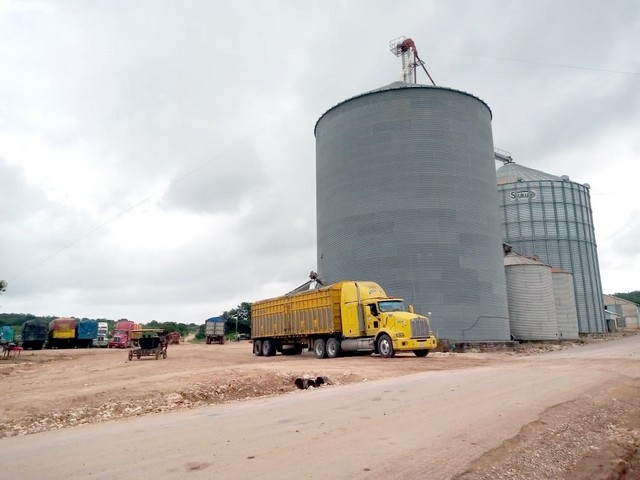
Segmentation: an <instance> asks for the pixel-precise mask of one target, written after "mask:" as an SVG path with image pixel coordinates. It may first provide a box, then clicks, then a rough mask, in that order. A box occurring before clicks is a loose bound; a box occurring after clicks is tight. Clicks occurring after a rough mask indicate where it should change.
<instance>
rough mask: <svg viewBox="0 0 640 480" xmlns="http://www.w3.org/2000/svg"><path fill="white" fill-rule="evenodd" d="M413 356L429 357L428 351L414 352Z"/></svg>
mask: <svg viewBox="0 0 640 480" xmlns="http://www.w3.org/2000/svg"><path fill="white" fill-rule="evenodd" d="M413 354H414V355H415V356H416V357H426V356H427V355H429V350H414V351H413Z"/></svg>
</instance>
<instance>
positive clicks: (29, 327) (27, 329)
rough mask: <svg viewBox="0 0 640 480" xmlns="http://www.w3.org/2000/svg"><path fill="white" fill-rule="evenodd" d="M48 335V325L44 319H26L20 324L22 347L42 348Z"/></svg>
mask: <svg viewBox="0 0 640 480" xmlns="http://www.w3.org/2000/svg"><path fill="white" fill-rule="evenodd" d="M48 337H49V325H48V324H47V322H45V321H44V320H27V321H26V322H24V323H23V324H22V348H24V349H25V350H29V349H31V350H42V349H43V348H44V346H45V344H46V342H47V338H48Z"/></svg>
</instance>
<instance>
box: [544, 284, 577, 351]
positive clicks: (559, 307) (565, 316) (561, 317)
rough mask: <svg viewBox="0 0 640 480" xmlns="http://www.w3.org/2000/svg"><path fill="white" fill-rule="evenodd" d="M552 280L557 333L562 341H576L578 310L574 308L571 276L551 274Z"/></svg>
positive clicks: (573, 290)
mask: <svg viewBox="0 0 640 480" xmlns="http://www.w3.org/2000/svg"><path fill="white" fill-rule="evenodd" d="M551 278H552V280H553V298H554V300H555V305H556V318H557V319H558V331H559V332H560V337H561V338H562V339H563V340H577V339H579V338H580V335H579V333H578V309H577V308H576V293H575V289H574V288H573V275H571V274H570V273H568V272H553V271H552V272H551Z"/></svg>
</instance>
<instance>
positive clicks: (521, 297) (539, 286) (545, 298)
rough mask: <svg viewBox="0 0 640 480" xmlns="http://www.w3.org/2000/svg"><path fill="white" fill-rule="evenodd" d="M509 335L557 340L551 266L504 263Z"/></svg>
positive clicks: (529, 338) (522, 338)
mask: <svg viewBox="0 0 640 480" xmlns="http://www.w3.org/2000/svg"><path fill="white" fill-rule="evenodd" d="M505 270H506V274H507V298H508V299H509V320H510V326H511V335H512V336H513V337H514V338H516V339H517V340H557V339H558V321H557V318H556V308H555V304H554V300H553V281H552V279H551V267H548V266H547V265H542V264H540V265H533V264H528V265H506V266H505Z"/></svg>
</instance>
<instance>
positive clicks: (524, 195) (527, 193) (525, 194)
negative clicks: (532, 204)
mask: <svg viewBox="0 0 640 480" xmlns="http://www.w3.org/2000/svg"><path fill="white" fill-rule="evenodd" d="M509 197H510V198H511V200H516V199H517V200H520V199H529V200H531V199H532V198H536V192H534V191H533V190H520V191H519V192H511V193H509Z"/></svg>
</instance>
